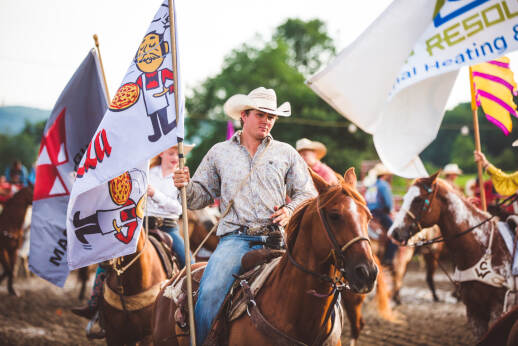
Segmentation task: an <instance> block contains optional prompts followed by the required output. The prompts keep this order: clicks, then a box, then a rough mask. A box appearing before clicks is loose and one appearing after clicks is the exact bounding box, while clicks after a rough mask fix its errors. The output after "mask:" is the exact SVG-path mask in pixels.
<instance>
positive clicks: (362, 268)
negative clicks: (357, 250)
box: [354, 264, 370, 282]
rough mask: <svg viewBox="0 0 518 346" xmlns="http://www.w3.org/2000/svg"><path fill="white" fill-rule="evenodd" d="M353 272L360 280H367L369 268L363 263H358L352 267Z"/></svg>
mask: <svg viewBox="0 0 518 346" xmlns="http://www.w3.org/2000/svg"><path fill="white" fill-rule="evenodd" d="M354 272H355V273H356V276H357V277H358V279H359V280H361V281H362V282H367V281H368V280H369V276H370V275H369V269H368V268H367V266H366V265H365V264H359V265H357V266H356V268H354Z"/></svg>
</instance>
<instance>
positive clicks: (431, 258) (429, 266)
mask: <svg viewBox="0 0 518 346" xmlns="http://www.w3.org/2000/svg"><path fill="white" fill-rule="evenodd" d="M423 257H424V260H425V263H426V283H427V284H428V287H429V288H430V291H432V296H433V301H434V302H438V301H439V297H437V293H436V292H435V283H434V281H433V274H434V273H435V269H437V263H438V262H437V261H438V260H439V259H438V255H437V254H436V252H435V251H434V250H433V249H430V251H429V252H427V253H425V254H423Z"/></svg>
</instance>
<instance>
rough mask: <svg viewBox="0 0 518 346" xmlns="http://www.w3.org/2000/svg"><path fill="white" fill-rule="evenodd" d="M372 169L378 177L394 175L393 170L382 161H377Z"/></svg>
mask: <svg viewBox="0 0 518 346" xmlns="http://www.w3.org/2000/svg"><path fill="white" fill-rule="evenodd" d="M372 171H373V173H372V174H375V176H376V177H379V176H380V175H392V172H391V171H389V169H388V168H387V167H385V165H384V164H382V163H377V164H376V166H374V168H373V169H372Z"/></svg>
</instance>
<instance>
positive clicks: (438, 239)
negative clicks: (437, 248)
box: [405, 182, 517, 247]
mask: <svg viewBox="0 0 518 346" xmlns="http://www.w3.org/2000/svg"><path fill="white" fill-rule="evenodd" d="M437 190H438V189H437V182H435V183H434V184H433V186H432V187H430V188H428V193H432V192H433V194H432V198H431V199H430V200H428V199H425V204H426V208H423V210H424V212H423V213H421V214H420V215H419V218H417V217H416V216H415V215H414V213H412V212H411V211H410V210H407V209H405V213H406V214H407V215H408V216H410V218H411V219H412V223H413V224H414V225H416V226H417V229H418V230H419V232H421V231H422V230H423V228H422V226H421V222H420V221H421V219H422V218H423V217H424V216H426V215H427V214H428V213H429V212H430V210H431V207H432V203H433V201H434V200H435V197H436V195H437ZM511 198H514V199H516V198H517V197H516V196H514V195H513V196H510V197H508V198H506V199H505V200H503V201H502V202H500V203H498V204H497V206H500V205H503V204H504V203H506V202H507V201H508V200H510V199H511ZM494 217H495V215H491V216H490V217H488V218H486V219H484V220H483V221H482V222H480V223H478V224H476V225H475V226H472V227H470V228H468V229H466V230H464V231H462V232H459V233H456V234H454V235H452V236H451V237H444V236H443V235H440V236H438V237H435V238H432V239H430V240H426V241H418V242H416V243H413V244H407V245H406V246H409V247H421V246H427V245H431V244H435V243H441V242H445V241H446V240H452V239H456V238H459V237H462V236H463V235H465V234H467V233H469V232H472V231H473V230H475V229H477V228H478V227H480V226H482V225H483V224H485V223H486V222H489V221H490V220H492V219H493V218H494Z"/></svg>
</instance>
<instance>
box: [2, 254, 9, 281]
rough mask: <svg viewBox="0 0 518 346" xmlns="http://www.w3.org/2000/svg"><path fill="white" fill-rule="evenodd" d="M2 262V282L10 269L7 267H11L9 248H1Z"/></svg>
mask: <svg viewBox="0 0 518 346" xmlns="http://www.w3.org/2000/svg"><path fill="white" fill-rule="evenodd" d="M0 263H2V268H3V270H4V272H3V273H2V275H1V276H0V283H1V282H2V281H3V280H4V279H5V277H6V276H7V273H8V269H7V268H9V259H8V258H7V250H6V249H1V250H0Z"/></svg>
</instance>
